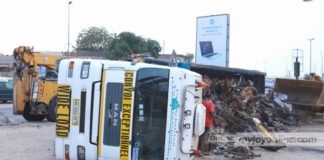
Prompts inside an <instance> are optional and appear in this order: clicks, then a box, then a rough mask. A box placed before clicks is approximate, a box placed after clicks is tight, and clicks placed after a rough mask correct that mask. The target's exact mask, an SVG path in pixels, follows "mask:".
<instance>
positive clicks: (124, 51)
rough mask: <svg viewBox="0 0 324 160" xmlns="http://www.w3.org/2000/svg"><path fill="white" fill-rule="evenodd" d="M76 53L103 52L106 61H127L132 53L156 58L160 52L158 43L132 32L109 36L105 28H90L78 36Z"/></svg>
mask: <svg viewBox="0 0 324 160" xmlns="http://www.w3.org/2000/svg"><path fill="white" fill-rule="evenodd" d="M74 49H75V50H76V51H97V52H103V53H104V54H105V56H106V58H108V59H127V58H130V56H131V54H132V53H150V54H151V56H153V57H157V56H158V54H159V52H160V51H161V47H160V44H159V42H158V41H156V40H152V39H146V38H143V37H141V36H137V35H135V34H134V33H132V32H121V33H120V34H118V35H116V34H110V33H108V31H107V30H106V29H105V28H99V27H90V28H88V29H84V30H82V31H81V32H80V33H79V34H78V38H77V41H76V47H74Z"/></svg>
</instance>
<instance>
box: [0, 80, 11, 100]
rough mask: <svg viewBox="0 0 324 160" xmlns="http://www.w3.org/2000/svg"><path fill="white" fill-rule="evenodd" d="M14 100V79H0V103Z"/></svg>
mask: <svg viewBox="0 0 324 160" xmlns="http://www.w3.org/2000/svg"><path fill="white" fill-rule="evenodd" d="M12 99H13V84H12V78H8V77H0V101H2V102H3V103H6V102H7V101H12Z"/></svg>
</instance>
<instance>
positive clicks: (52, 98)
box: [13, 46, 62, 121]
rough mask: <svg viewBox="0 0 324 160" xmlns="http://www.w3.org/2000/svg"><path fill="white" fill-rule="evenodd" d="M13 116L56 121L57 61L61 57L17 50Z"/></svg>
mask: <svg viewBox="0 0 324 160" xmlns="http://www.w3.org/2000/svg"><path fill="white" fill-rule="evenodd" d="M13 54H14V58H15V65H14V97H13V113H14V114H20V115H23V117H24V118H25V119H26V120H27V121H42V120H43V119H44V118H45V117H46V118H47V119H48V120H49V121H56V103H57V96H56V92H57V71H56V65H57V64H56V61H57V59H59V58H61V57H62V55H59V54H50V53H40V52H34V51H33V48H30V47H26V46H20V47H17V48H15V50H14V52H13Z"/></svg>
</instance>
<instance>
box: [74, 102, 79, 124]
mask: <svg viewBox="0 0 324 160" xmlns="http://www.w3.org/2000/svg"><path fill="white" fill-rule="evenodd" d="M72 110H73V111H72V114H73V115H72V125H75V126H77V125H79V112H80V111H79V110H80V100H79V99H73V107H72Z"/></svg>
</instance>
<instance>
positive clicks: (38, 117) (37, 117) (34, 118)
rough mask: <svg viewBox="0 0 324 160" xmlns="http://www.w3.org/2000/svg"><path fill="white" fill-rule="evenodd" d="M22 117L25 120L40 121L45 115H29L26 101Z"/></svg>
mask: <svg viewBox="0 0 324 160" xmlns="http://www.w3.org/2000/svg"><path fill="white" fill-rule="evenodd" d="M23 117H24V118H25V120H26V121H42V120H44V119H45V116H43V115H31V114H30V107H29V105H28V103H26V104H25V109H24V112H23Z"/></svg>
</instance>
